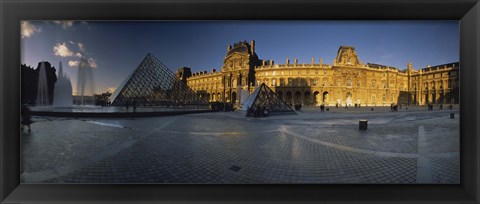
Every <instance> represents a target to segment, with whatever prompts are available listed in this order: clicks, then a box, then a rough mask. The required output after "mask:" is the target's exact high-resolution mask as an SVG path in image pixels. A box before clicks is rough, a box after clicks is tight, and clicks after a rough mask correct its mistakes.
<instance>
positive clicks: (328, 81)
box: [176, 41, 459, 106]
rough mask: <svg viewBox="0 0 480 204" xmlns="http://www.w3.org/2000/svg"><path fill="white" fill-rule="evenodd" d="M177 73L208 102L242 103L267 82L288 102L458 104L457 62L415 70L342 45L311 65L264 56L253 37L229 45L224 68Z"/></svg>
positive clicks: (312, 103) (350, 104) (182, 69)
mask: <svg viewBox="0 0 480 204" xmlns="http://www.w3.org/2000/svg"><path fill="white" fill-rule="evenodd" d="M176 75H177V77H179V78H180V79H181V80H183V81H184V82H185V83H187V85H188V86H189V87H190V88H191V89H193V90H194V91H195V92H196V93H197V95H198V96H200V97H202V98H203V99H205V100H208V101H210V102H214V101H223V102H228V103H233V104H236V105H240V103H241V102H243V100H245V99H246V97H248V95H249V94H250V93H252V92H253V90H254V89H255V88H256V87H258V86H259V85H261V84H262V83H265V84H266V85H267V86H269V87H270V88H271V89H272V90H273V91H274V92H275V93H276V94H277V95H278V96H279V97H280V98H281V99H283V100H284V101H285V102H287V103H288V104H292V105H293V104H302V105H321V104H324V105H327V106H332V105H336V104H338V105H341V106H345V105H348V106H353V105H355V104H357V105H361V106H389V105H391V104H404V105H425V104H458V102H459V63H458V62H454V63H449V64H442V65H437V66H428V67H426V68H421V69H418V70H417V69H414V68H413V65H412V63H408V64H407V68H406V69H403V70H400V69H399V68H396V67H391V66H386V65H380V64H374V63H363V62H362V61H360V60H359V58H358V56H357V53H356V51H355V48H354V47H351V46H340V48H339V49H338V51H337V56H336V58H335V59H334V60H333V64H326V63H323V60H322V58H320V59H319V60H318V62H316V61H315V59H313V58H312V60H311V62H310V63H308V64H300V63H298V60H297V59H294V60H293V61H292V62H291V61H290V60H289V59H286V62H285V64H275V63H274V61H273V60H261V59H259V57H258V56H257V53H256V52H255V41H250V42H249V43H248V42H246V41H243V42H238V43H234V44H233V46H231V45H229V46H228V48H227V54H226V56H225V58H224V63H223V65H222V68H221V70H219V71H217V70H215V69H212V71H211V72H210V73H208V72H207V71H202V72H194V73H192V72H191V69H190V68H188V67H181V68H179V69H178V70H177V72H176Z"/></svg>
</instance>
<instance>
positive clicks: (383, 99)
mask: <svg viewBox="0 0 480 204" xmlns="http://www.w3.org/2000/svg"><path fill="white" fill-rule="evenodd" d="M386 100H387V97H386V96H385V94H383V95H382V101H383V102H384V103H385V101H386Z"/></svg>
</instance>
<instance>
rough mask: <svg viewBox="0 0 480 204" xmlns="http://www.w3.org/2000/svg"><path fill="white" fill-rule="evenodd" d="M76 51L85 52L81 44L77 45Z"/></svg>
mask: <svg viewBox="0 0 480 204" xmlns="http://www.w3.org/2000/svg"><path fill="white" fill-rule="evenodd" d="M78 49H80V52H85V46H84V45H83V43H78Z"/></svg>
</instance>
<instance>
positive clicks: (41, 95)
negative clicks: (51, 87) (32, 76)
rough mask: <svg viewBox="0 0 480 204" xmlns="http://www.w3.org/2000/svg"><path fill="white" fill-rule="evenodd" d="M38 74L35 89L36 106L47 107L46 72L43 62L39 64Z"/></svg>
mask: <svg viewBox="0 0 480 204" xmlns="http://www.w3.org/2000/svg"><path fill="white" fill-rule="evenodd" d="M38 69H39V73H38V89H37V101H36V102H37V106H46V105H49V104H50V103H49V101H48V84H47V71H46V70H45V69H46V68H45V62H42V63H40V67H39V68H38Z"/></svg>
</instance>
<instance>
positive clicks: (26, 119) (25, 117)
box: [21, 105, 33, 133]
mask: <svg viewBox="0 0 480 204" xmlns="http://www.w3.org/2000/svg"><path fill="white" fill-rule="evenodd" d="M21 117H22V121H21V125H22V131H23V128H24V126H25V125H26V126H27V127H28V133H31V132H32V129H31V128H30V124H32V123H33V121H32V117H31V115H30V109H29V108H28V107H27V106H26V105H22V113H21Z"/></svg>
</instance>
